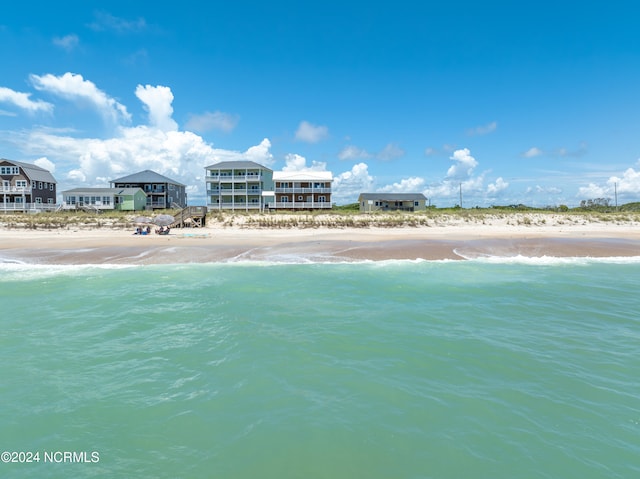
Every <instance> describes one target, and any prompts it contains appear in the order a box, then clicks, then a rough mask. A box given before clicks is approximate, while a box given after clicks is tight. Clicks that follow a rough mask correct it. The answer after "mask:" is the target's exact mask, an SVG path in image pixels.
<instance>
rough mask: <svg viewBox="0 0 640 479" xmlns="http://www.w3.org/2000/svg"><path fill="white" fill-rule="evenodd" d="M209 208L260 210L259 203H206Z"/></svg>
mask: <svg viewBox="0 0 640 479" xmlns="http://www.w3.org/2000/svg"><path fill="white" fill-rule="evenodd" d="M207 208H208V209H209V211H211V210H260V209H262V206H261V205H260V203H210V204H208V205H207Z"/></svg>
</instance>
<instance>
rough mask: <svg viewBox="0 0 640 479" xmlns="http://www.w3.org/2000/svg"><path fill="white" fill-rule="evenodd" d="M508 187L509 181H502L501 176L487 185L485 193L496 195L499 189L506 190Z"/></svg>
mask: <svg viewBox="0 0 640 479" xmlns="http://www.w3.org/2000/svg"><path fill="white" fill-rule="evenodd" d="M508 187H509V183H508V182H506V181H504V180H503V179H502V177H499V178H497V179H496V181H495V183H490V184H489V185H488V186H487V193H488V194H490V195H496V194H498V193H500V192H501V191H504V190H506V189H507V188H508Z"/></svg>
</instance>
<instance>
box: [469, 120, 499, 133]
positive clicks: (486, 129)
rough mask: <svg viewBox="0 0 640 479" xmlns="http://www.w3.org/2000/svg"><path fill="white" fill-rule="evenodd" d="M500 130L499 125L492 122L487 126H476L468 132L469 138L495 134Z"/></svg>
mask: <svg viewBox="0 0 640 479" xmlns="http://www.w3.org/2000/svg"><path fill="white" fill-rule="evenodd" d="M497 128H498V123H497V122H495V121H492V122H491V123H488V124H486V125H481V126H476V127H475V128H470V129H469V130H467V135H469V136H481V135H487V134H489V133H493V132H494V131H496V129H497Z"/></svg>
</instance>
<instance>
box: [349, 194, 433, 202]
mask: <svg viewBox="0 0 640 479" xmlns="http://www.w3.org/2000/svg"><path fill="white" fill-rule="evenodd" d="M426 199H427V197H426V196H424V195H423V194H422V193H360V196H359V197H358V201H363V200H383V201H420V200H426Z"/></svg>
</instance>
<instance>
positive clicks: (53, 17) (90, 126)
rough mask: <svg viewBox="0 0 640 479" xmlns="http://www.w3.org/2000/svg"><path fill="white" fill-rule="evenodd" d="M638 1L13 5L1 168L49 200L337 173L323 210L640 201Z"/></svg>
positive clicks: (195, 194)
mask: <svg viewBox="0 0 640 479" xmlns="http://www.w3.org/2000/svg"><path fill="white" fill-rule="evenodd" d="M638 18H640V6H636V2H632V1H622V2H620V1H608V2H601V1H595V2H583V1H582V2H574V1H555V2H548V1H538V2H528V3H527V2H525V3H523V2H507V1H482V2H479V1H477V2H471V1H450V2H429V1H427V2H415V1H411V2H409V1H404V0H397V1H394V2H375V1H372V2H348V1H341V2H338V1H333V0H327V1H323V2H314V3H308V2H293V1H271V2H255V1H242V0H239V1H234V2H218V1H208V2H194V1H188V0H187V1H185V2H174V3H171V4H169V3H166V4H165V3H162V2H148V1H135V2H134V1H127V2H121V1H109V2H99V1H98V2H87V1H63V2H58V3H55V2H40V1H35V2H17V3H16V2H14V3H13V4H12V8H11V9H6V10H5V11H3V14H2V16H0V63H1V64H2V65H3V67H2V70H1V72H2V74H1V75H0V157H4V158H9V159H13V160H19V161H26V162H35V163H36V164H38V165H40V166H44V167H46V168H49V169H51V170H52V171H53V173H54V176H55V177H56V179H57V181H58V188H59V190H60V191H61V190H64V189H68V188H73V187H78V186H106V185H107V184H108V182H109V180H111V179H115V178H118V177H120V176H124V175H128V174H131V173H135V172H137V171H140V170H143V169H152V170H154V171H157V172H158V173H162V174H165V175H167V176H170V177H172V178H175V179H176V180H178V181H180V182H182V183H184V184H186V185H188V187H189V189H188V192H189V198H190V203H192V204H204V203H205V192H204V190H205V183H204V167H205V166H208V165H210V164H213V163H216V162H218V161H223V160H239V159H249V160H253V161H256V162H258V163H262V164H264V165H265V166H268V167H270V168H272V169H274V170H283V169H288V170H295V169H304V168H308V169H324V170H329V171H331V172H332V173H333V176H334V178H335V181H334V201H335V202H337V203H338V204H346V203H350V202H354V201H356V200H357V196H358V194H359V193H361V192H374V191H380V192H423V193H425V195H426V196H427V197H428V198H430V200H431V203H432V204H435V205H437V206H453V205H455V204H458V203H459V201H460V190H462V198H463V199H462V203H463V206H464V207H472V206H490V205H504V204H518V203H524V204H527V205H532V206H548V205H549V206H553V205H559V204H566V205H569V206H576V205H578V204H579V203H580V201H581V200H584V199H592V198H610V199H611V200H612V201H614V195H615V193H616V192H617V195H618V202H619V203H625V202H629V201H640V34H639V33H638V31H639V30H638V25H637V19H638Z"/></svg>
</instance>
